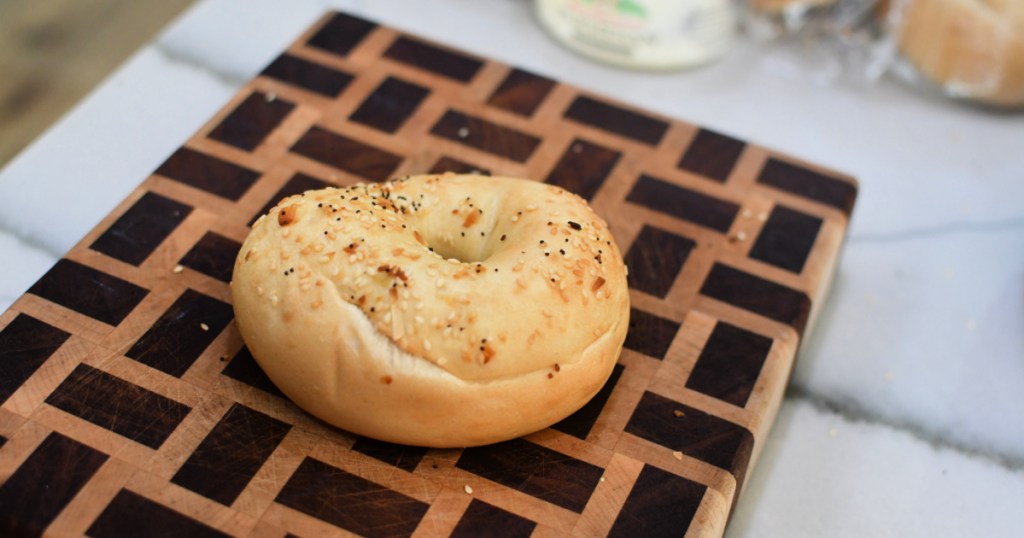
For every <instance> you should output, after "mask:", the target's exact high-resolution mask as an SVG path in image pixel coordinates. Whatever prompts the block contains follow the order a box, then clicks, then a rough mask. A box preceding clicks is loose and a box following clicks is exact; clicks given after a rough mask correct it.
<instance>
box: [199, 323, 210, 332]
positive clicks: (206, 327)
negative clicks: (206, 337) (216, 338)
mask: <svg viewBox="0 0 1024 538" xmlns="http://www.w3.org/2000/svg"><path fill="white" fill-rule="evenodd" d="M199 328H200V329H202V330H204V331H208V330H210V326H209V325H207V324H205V323H200V324H199Z"/></svg>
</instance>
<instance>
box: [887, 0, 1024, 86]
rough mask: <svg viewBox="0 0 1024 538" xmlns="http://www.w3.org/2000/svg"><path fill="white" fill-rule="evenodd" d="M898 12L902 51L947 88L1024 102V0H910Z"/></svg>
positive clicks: (925, 73)
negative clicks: (900, 18)
mask: <svg viewBox="0 0 1024 538" xmlns="http://www.w3.org/2000/svg"><path fill="white" fill-rule="evenodd" d="M900 15H901V17H902V20H901V23H900V25H899V28H898V29H897V34H898V41H899V46H900V50H901V52H902V53H903V54H904V55H905V56H906V57H907V59H908V60H910V62H911V63H913V64H914V66H915V67H916V68H917V69H918V70H919V71H920V72H921V73H923V74H924V75H925V76H926V77H928V78H929V79H931V80H932V81H934V82H936V83H938V84H940V85H942V86H943V88H944V89H945V90H946V91H947V92H948V93H951V94H953V95H955V96H958V97H966V98H969V99H974V100H978V101H981V102H985V103H989V104H993V105H999V106H1020V105H1024V2H1020V1H1018V0H986V1H982V0H909V1H908V3H907V5H906V6H905V9H904V10H903V11H902V12H901V13H900Z"/></svg>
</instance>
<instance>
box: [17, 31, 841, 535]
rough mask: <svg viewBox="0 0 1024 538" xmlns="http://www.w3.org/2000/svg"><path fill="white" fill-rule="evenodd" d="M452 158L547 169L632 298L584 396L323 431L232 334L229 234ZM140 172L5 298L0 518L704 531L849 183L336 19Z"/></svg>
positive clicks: (58, 524) (212, 527)
mask: <svg viewBox="0 0 1024 538" xmlns="http://www.w3.org/2000/svg"><path fill="white" fill-rule="evenodd" d="M128 150H130V149H129V148H126V151H128ZM446 170H452V171H457V172H465V171H472V170H477V171H481V172H489V173H494V174H504V175H514V176H522V177H528V178H533V179H536V180H539V181H547V182H550V183H554V184H558V185H561V186H563V187H565V188H567V189H570V190H572V191H574V192H576V193H578V194H580V195H581V196H583V197H585V198H587V199H588V200H589V201H590V202H591V204H592V205H593V206H594V208H595V209H596V210H597V211H598V212H599V213H600V214H601V215H603V216H604V217H605V218H606V219H607V220H608V221H609V223H610V226H611V230H612V232H613V234H614V235H615V238H616V240H617V241H618V242H619V245H620V247H622V249H623V252H624V253H625V260H626V263H627V264H628V266H629V269H630V273H629V284H630V287H631V299H632V318H631V319H632V321H631V324H630V325H631V326H630V332H629V335H628V337H627V340H626V344H625V349H624V350H623V352H622V355H621V357H620V359H619V362H618V365H617V366H616V368H615V371H614V373H613V375H612V377H611V379H610V380H609V381H608V383H607V385H606V386H605V387H604V389H603V390H602V391H601V392H600V393H599V394H598V395H597V396H596V397H595V398H594V399H593V400H592V401H591V402H590V403H589V404H587V405H586V406H585V407H584V408H583V409H581V410H580V411H579V412H577V413H576V414H574V415H572V416H571V417H569V418H567V419H565V420H564V421H562V422H560V423H558V424H556V425H554V426H553V427H551V428H549V429H547V430H544V431H540V432H537V433H534V434H531V435H528V436H526V437H524V438H522V439H516V440H513V441H509V442H506V443H500V444H496V445H491V446H485V447H479V448H472V449H466V450H433V449H425V448H420V447H407V446H397V445H391V444H387V443H381V442H377V441H373V440H371V439H365V438H360V437H357V436H354V435H352V434H349V433H347V432H344V431H341V430H338V429H335V428H332V427H329V426H327V425H325V424H323V423H321V422H319V421H317V420H316V419H313V418H312V417H310V416H308V415H306V414H305V413H303V412H302V411H301V410H299V409H297V408H296V407H294V406H293V405H291V404H290V403H289V402H288V401H287V400H286V399H284V398H283V397H282V395H281V394H280V393H279V392H278V391H277V389H276V388H275V387H274V386H273V384H272V383H271V382H270V381H269V380H268V379H267V378H266V376H265V375H264V374H263V373H262V372H261V371H260V370H259V368H258V367H257V366H256V364H255V362H254V361H253V359H252V357H251V356H250V355H249V353H248V352H247V350H246V349H245V347H244V344H243V342H242V341H241V339H240V338H239V336H238V332H237V330H236V329H235V327H234V325H233V323H232V318H233V314H232V309H231V305H230V293H229V290H228V285H227V283H228V282H229V281H230V278H231V270H232V264H233V260H234V257H235V255H236V253H237V251H238V248H239V245H240V243H241V241H242V240H243V239H244V238H245V235H246V233H247V231H248V225H249V223H251V222H252V221H253V220H254V219H255V218H256V217H257V216H258V215H260V214H262V212H264V211H265V210H266V209H267V208H268V207H269V205H270V204H272V203H274V201H276V200H278V199H280V198H281V197H283V196H284V195H287V194H291V193H296V192H301V191H303V190H306V189H311V188H316V187H319V186H323V185H332V184H333V185H347V184H352V183H355V182H359V181H380V180H383V179H386V178H389V177H395V176H402V175H406V174H414V173H424V172H438V171H446ZM140 179H144V181H143V182H142V183H141V185H140V186H139V188H138V189H136V190H135V191H134V192H133V193H132V195H131V196H129V197H128V199H126V200H124V201H123V202H122V203H121V204H120V205H119V206H118V207H116V208H115V209H114V210H113V211H112V212H111V213H110V215H109V216H108V217H107V218H106V219H105V220H104V221H103V222H102V223H100V225H98V226H97V227H96V228H95V229H94V230H92V231H90V232H88V233H87V234H86V235H85V237H84V238H83V240H82V241H81V242H80V243H79V244H78V245H77V246H75V247H74V248H73V249H72V250H71V251H70V252H69V253H68V254H67V255H66V256H65V257H64V258H63V259H61V260H60V261H59V262H58V263H57V264H56V265H55V266H54V267H53V268H52V269H51V270H50V271H49V272H47V273H46V274H45V275H44V276H43V277H42V278H41V279H40V280H39V281H38V282H37V283H36V284H35V285H34V286H33V287H32V288H31V289H30V290H29V292H28V293H26V294H25V295H24V296H22V297H21V298H19V299H18V300H17V301H16V302H15V303H14V305H13V306H12V308H11V309H10V310H8V311H7V312H5V313H3V314H2V315H0V402H2V405H0V443H2V445H0V481H2V485H0V529H2V530H0V533H3V534H10V533H15V532H16V533H27V534H40V533H43V532H46V533H51V534H55V535H57V534H89V535H92V536H123V535H151V534H155V533H158V532H164V533H169V534H171V535H187V536H206V535H209V536H221V535H224V534H228V535H239V536H246V535H248V536H261V537H270V536H285V535H298V536H318V535H350V534H357V535H367V536H407V535H415V536H480V535H488V534H490V535H500V536H564V535H576V536H594V535H606V534H607V535H615V536H661V535H669V536H673V535H675V536H678V535H686V536H717V535H721V534H722V532H723V531H724V528H725V525H726V524H727V521H728V518H729V514H730V513H731V511H732V508H733V506H734V505H735V503H736V502H737V499H738V498H739V496H740V495H739V494H740V492H741V491H742V488H743V484H744V481H745V480H744V479H745V477H746V476H748V475H749V473H750V472H751V469H752V468H753V466H754V464H755V462H756V460H757V456H758V454H759V452H760V449H761V446H762V445H763V443H764V440H765V437H766V435H767V433H768V430H769V428H770V427H771V424H772V421H773V419H774V417H775V414H776V411H777V409H778V406H779V403H780V401H781V399H782V395H783V391H784V389H785V385H786V382H787V380H788V377H789V375H790V372H791V370H792V366H793V361H794V360H795V356H796V351H797V349H798V347H799V343H800V341H801V339H802V338H803V337H804V335H805V334H806V332H807V331H808V330H809V329H810V328H811V325H812V322H813V319H814V317H815V313H816V312H817V309H818V307H819V306H820V304H821V302H822V300H823V299H824V297H825V294H826V291H827V288H828V284H829V281H830V278H831V275H832V274H833V272H834V265H835V262H836V259H837V257H838V255H839V251H840V248H841V246H842V241H843V237H844V235H845V232H846V228H847V223H848V219H849V217H850V213H851V211H852V209H853V203H854V199H855V197H856V190H857V187H856V183H855V182H854V181H853V180H852V179H850V178H848V177H845V176H843V175H842V174H839V173H836V172H833V171H829V170H826V169H823V168H821V167H819V166H815V165H813V164H810V163H806V162H802V161H800V160H798V159H796V158H793V157H790V156H787V155H782V154H779V153H776V152H773V151H771V150H769V149H766V148H763V147H760V146H757V145H753V144H748V143H745V142H744V141H741V140H736V139H735V138H732V137H729V136H726V135H723V134H721V133H717V132H715V131H713V130H710V129H704V128H700V127H697V126H694V125H691V124H688V123H685V122H681V121H676V120H672V119H668V118H664V117H659V116H657V115H655V114H651V113H648V112H645V111H642V110H637V109H635V108H633V107H630V106H628V105H626V104H623V103H617V102H613V101H611V100H609V99H606V98H604V97H602V96H600V95H598V94H596V93H593V92H589V91H586V90H581V89H579V88H574V87H571V86H568V85H565V84H562V83H560V82H558V81H556V80H552V79H549V78H545V77H543V76H539V75H537V74H533V73H530V72H527V71H524V70H521V69H517V68H514V67H510V66H507V65H504V64H501V63H498V62H495V61H491V60H488V59H485V58H480V57H477V56H475V55H473V54H470V53H466V52H462V51H457V50H453V49H451V48H448V47H446V46H444V45H441V44H437V43H432V42H428V41H426V40H423V39H420V38H418V37H415V36H410V35H406V34H402V33H400V32H397V31H395V30H393V29H390V28H387V27H383V26H379V25H377V24H374V23H373V22H370V21H366V20H362V19H359V18H355V17H352V16H349V15H345V14H340V13H329V14H327V15H325V17H324V18H323V19H322V20H320V21H319V22H318V23H316V24H315V25H314V26H313V27H312V28H310V29H309V30H308V31H307V32H306V33H305V34H303V35H302V36H300V37H299V38H298V39H297V40H296V42H295V43H294V44H293V45H291V46H290V47H289V48H288V49H287V50H286V51H284V52H282V54H281V55H280V56H279V57H278V58H276V59H275V60H274V61H273V62H272V63H271V64H270V65H268V66H267V68H266V69H265V70H264V71H263V72H262V73H261V74H260V75H259V76H258V77H256V78H255V79H253V80H252V81H250V82H249V83H248V84H247V85H246V86H245V87H244V88H243V89H242V90H241V91H239V93H238V94H237V95H236V96H235V97H234V98H233V99H232V100H231V101H230V102H229V103H227V104H226V105H225V107H224V108H223V109H222V110H221V111H220V112H219V113H218V114H217V115H216V116H214V117H213V118H211V120H210V121H209V122H208V123H207V124H206V125H205V126H204V127H203V128H202V129H200V130H199V132H197V133H196V134H195V135H194V136H193V137H191V138H190V139H189V140H188V141H187V142H186V143H185V144H184V145H183V146H182V147H181V148H180V149H179V150H178V151H176V152H175V153H174V154H173V155H171V156H170V157H169V158H168V159H167V160H166V162H164V163H163V164H161V165H160V167H159V168H158V169H157V170H156V171H155V172H154V173H153V174H152V175H150V176H149V177H147V178H140ZM740 502H742V501H740Z"/></svg>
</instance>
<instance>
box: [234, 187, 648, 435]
mask: <svg viewBox="0 0 1024 538" xmlns="http://www.w3.org/2000/svg"><path fill="white" fill-rule="evenodd" d="M231 291H232V297H233V303H234V309H235V316H236V321H237V325H238V329H239V331H240V333H241V335H242V339H243V340H244V341H245V343H246V345H247V346H248V348H249V350H250V351H251V353H252V355H253V357H254V358H255V359H256V361H257V362H258V363H259V365H260V367H261V368H262V369H263V370H264V371H265V372H266V373H267V375H268V376H269V377H270V379H271V380H272V381H273V382H274V384H275V385H277V387H278V388H280V389H281V391H282V392H284V394H285V395H287V396H288V397H289V398H290V399H291V400H293V401H294V402H295V403H296V404H297V405H298V406H299V407H301V408H303V409H305V410H306V411H308V412H309V413H311V414H312V415H314V416H316V417H318V418H320V419H322V420H324V421H326V422H328V423H330V424H333V425H335V426H338V427H339V428H342V429H344V430H348V431H350V432H353V433H356V434H359V435H364V436H367V437H372V438H374V439H378V440H382V441H389V442H394V443H402V444H409V445H420V446H429V447H463V446H475V445H482V444H488V443H494V442H498V441H502V440H507V439H511V438H515V437H519V436H521V435H525V434H528V433H531V432H534V431H537V430H540V429H543V428H545V427H547V426H550V425H551V424H553V423H555V422H557V421H559V420H561V419H563V418H565V417H566V416H568V415H570V414H571V413H573V412H574V411H576V410H577V409H579V408H580V407H582V406H583V404H585V403H586V402H587V401H588V400H589V399H590V398H591V397H593V395H594V394H595V393H597V391H598V390H600V388H601V387H602V385H603V384H604V383H605V381H606V380H607V378H608V376H609V375H610V373H611V371H612V368H613V366H614V365H615V362H616V360H617V359H618V355H619V352H620V351H621V349H622V344H623V341H624V340H625V336H626V330H627V328H628V326H629V290H628V287H627V284H626V268H625V266H624V264H623V262H622V256H621V254H620V252H619V249H618V247H617V246H616V245H615V242H614V241H613V239H612V237H611V234H610V233H609V231H608V227H607V225H606V224H605V222H604V221H603V220H602V219H601V218H600V217H599V216H597V215H596V214H595V213H594V212H593V210H592V209H591V208H590V207H589V206H588V205H587V203H586V202H585V201H583V199H581V198H580V197H578V196H576V195H574V194H571V193H569V192H567V191H565V190H563V189H561V188H559V187H556V186H553V185H547V184H543V183H538V182H534V181H528V180H523V179H513V178H505V177H488V176H477V175H455V174H443V175H427V176H414V177H409V178H405V179H401V180H395V181H390V182H386V183H375V184H359V185H354V186H351V187H346V188H327V189H323V190H316V191H308V192H305V193H303V194H301V195H295V196H291V197H288V198H285V199H284V200H282V201H281V202H279V203H278V204H277V206H275V207H274V208H273V209H271V210H270V211H269V213H268V214H267V215H264V216H262V217H260V219H259V220H257V221H256V222H255V223H254V224H253V227H252V230H251V231H250V233H249V236H248V237H247V238H246V240H245V242H244V244H243V245H242V247H241V249H240V250H239V253H238V258H237V260H236V261H235V266H234V274H233V277H232V283H231Z"/></svg>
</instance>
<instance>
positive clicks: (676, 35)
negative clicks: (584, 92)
mask: <svg viewBox="0 0 1024 538" xmlns="http://www.w3.org/2000/svg"><path fill="white" fill-rule="evenodd" d="M535 6H536V11H537V16H538V18H539V19H540V21H541V23H542V25H543V26H544V27H545V28H546V29H547V30H548V31H549V32H550V33H551V34H552V35H553V36H554V37H555V38H556V39H558V40H559V41H561V42H562V43H564V44H565V45H566V46H568V47H569V48H571V49H572V50H575V51H577V52H579V53H581V54H584V55H586V56H589V57H591V58H594V59H597V60H600V61H603V62H606V63H610V64H613V65H617V66H621V67H628V68H634V69H647V70H667V69H681V68H686V67H692V66H696V65H700V64H703V63H706V62H709V61H711V60H714V59H716V58H718V57H720V56H722V55H723V54H725V52H726V51H727V50H728V49H729V47H730V46H731V44H732V42H733V39H734V37H735V35H736V15H737V14H736V11H737V10H736V8H735V6H734V5H733V3H732V0H536V4H535Z"/></svg>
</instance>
